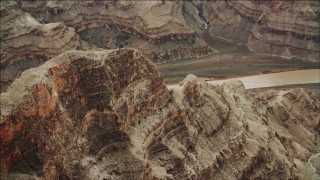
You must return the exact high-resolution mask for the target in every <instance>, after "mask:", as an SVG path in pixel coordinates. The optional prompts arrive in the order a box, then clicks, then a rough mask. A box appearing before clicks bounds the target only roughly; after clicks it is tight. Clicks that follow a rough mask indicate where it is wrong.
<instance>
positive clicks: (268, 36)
mask: <svg viewBox="0 0 320 180" xmlns="http://www.w3.org/2000/svg"><path fill="white" fill-rule="evenodd" d="M319 7H320V3H319V1H265V0H252V1H215V2H210V3H207V4H206V8H205V13H204V14H205V16H204V17H206V18H207V20H206V21H207V22H209V24H210V27H209V32H210V33H211V34H212V35H213V36H214V37H217V38H220V39H223V40H227V41H229V42H233V43H236V44H239V45H246V46H247V47H248V48H249V50H251V51H253V52H256V53H258V54H270V55H276V56H281V57H285V58H300V59H306V60H312V61H319V59H320V31H319V29H320V24H319V17H320V8H319Z"/></svg>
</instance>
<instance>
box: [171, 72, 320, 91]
mask: <svg viewBox="0 0 320 180" xmlns="http://www.w3.org/2000/svg"><path fill="white" fill-rule="evenodd" d="M234 79H238V80H240V81H242V82H243V84H244V86H245V88H246V89H253V88H262V87H274V86H282V85H291V84H310V83H319V82H320V69H308V70H295V71H287V72H280V73H271V74H259V75H253V76H247V77H239V78H230V79H223V80H212V81H207V82H208V83H210V84H222V83H224V82H228V81H231V80H234ZM178 86H179V85H178V84H173V85H167V87H168V88H169V89H171V88H175V87H178Z"/></svg>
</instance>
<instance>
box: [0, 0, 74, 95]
mask: <svg viewBox="0 0 320 180" xmlns="http://www.w3.org/2000/svg"><path fill="white" fill-rule="evenodd" d="M0 19H1V27H0V32H1V54H0V55H1V62H0V64H1V91H3V90H4V89H6V87H7V86H8V85H9V84H10V83H11V82H12V81H13V80H14V79H15V78H17V77H19V76H20V74H21V72H22V71H24V70H25V69H28V68H31V67H35V66H38V65H40V64H42V63H43V62H45V61H47V60H49V59H51V58H53V57H55V56H56V55H58V54H60V53H63V52H65V51H66V50H70V49H76V48H78V47H79V46H80V41H79V36H78V35H77V33H76V31H75V30H74V29H73V28H70V27H67V26H65V25H64V24H63V23H62V22H57V23H49V24H42V23H40V22H39V21H37V20H35V19H34V17H32V16H31V15H30V14H29V13H26V12H24V11H22V10H21V9H19V7H18V4H17V3H16V2H15V1H3V2H1V18H0Z"/></svg>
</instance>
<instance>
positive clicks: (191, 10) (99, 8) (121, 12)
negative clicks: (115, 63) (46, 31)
mask: <svg viewBox="0 0 320 180" xmlns="http://www.w3.org/2000/svg"><path fill="white" fill-rule="evenodd" d="M21 8H22V9H23V10H25V11H27V12H30V13H31V14H33V15H34V16H35V17H36V18H37V19H39V21H42V22H45V23H48V22H51V23H52V22H64V23H65V24H66V25H67V26H69V27H73V28H75V29H76V31H77V32H79V34H80V36H81V38H83V39H85V40H86V41H88V42H90V43H93V44H95V45H98V46H99V47H101V48H108V49H114V48H118V47H135V48H138V49H139V50H140V51H141V52H143V53H144V54H146V55H147V56H148V57H150V58H152V59H153V60H155V61H156V60H162V59H166V60H167V59H176V58H184V57H185V58H189V57H199V56H203V55H208V54H209V53H211V52H212V50H211V49H210V48H209V47H208V46H207V45H206V44H205V42H204V41H203V40H202V39H200V38H199V35H198V34H199V32H201V31H202V30H204V28H205V24H204V23H203V22H202V21H201V19H200V17H199V16H198V13H199V12H198V9H197V8H196V6H195V5H194V4H193V3H192V2H183V1H148V2H145V1H48V2H41V1H38V2H36V3H35V2H33V1H32V2H29V1H23V2H22V4H21ZM119 30H120V31H119ZM173 41H174V42H173ZM170 42H171V43H170Z"/></svg>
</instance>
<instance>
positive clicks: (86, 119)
mask: <svg viewBox="0 0 320 180" xmlns="http://www.w3.org/2000/svg"><path fill="white" fill-rule="evenodd" d="M319 116H320V115H319V101H318V100H317V99H316V98H315V97H314V96H313V94H312V93H310V92H307V91H305V90H303V89H295V90H285V91H273V90H271V91H267V92H263V93H261V94H259V95H257V96H256V97H255V98H252V97H248V94H247V92H246V90H245V89H244V86H243V84H242V83H241V82H240V81H233V82H229V83H225V84H223V85H221V86H213V85H210V84H208V83H206V82H205V81H202V80H199V79H197V77H195V76H193V75H189V76H188V77H187V78H186V79H185V80H184V81H182V82H181V85H180V86H179V87H178V88H176V89H173V90H171V91H169V90H168V89H167V88H166V86H165V85H164V84H163V78H162V77H161V75H160V73H159V72H158V70H157V69H156V67H155V65H154V64H153V63H152V62H151V61H149V60H148V59H147V58H145V56H144V55H143V54H142V53H140V52H139V51H137V50H134V49H119V50H110V51H93V52H84V51H69V52H66V53H64V54H62V55H59V56H58V57H56V58H53V59H51V60H50V61H48V62H46V63H45V64H43V65H41V66H39V67H38V68H34V69H29V70H26V71H25V72H24V73H23V74H22V76H21V77H20V78H18V79H16V81H15V82H14V83H12V85H11V86H10V87H9V88H8V91H7V92H5V93H2V94H1V122H0V123H1V124H0V130H1V172H2V173H1V175H2V176H7V175H8V176H9V177H30V176H38V177H44V178H46V179H54V178H60V179H62V178H72V179H77V178H80V179H104V178H105V179H254V178H259V179H274V178H281V179H290V178H291V179H294V178H299V177H307V175H308V176H309V177H310V178H312V177H313V178H315V179H316V178H317V177H318V176H317V174H316V173H315V172H313V170H312V168H311V166H310V164H309V163H308V158H309V157H310V156H311V155H312V154H313V153H315V152H316V146H317V141H318V140H319V126H320V125H319V119H320V118H319ZM305 170H308V171H305ZM306 172H310V174H306ZM33 173H35V174H33ZM303 173H305V174H303ZM28 174H29V175H28ZM30 174H31V175H30Z"/></svg>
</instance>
